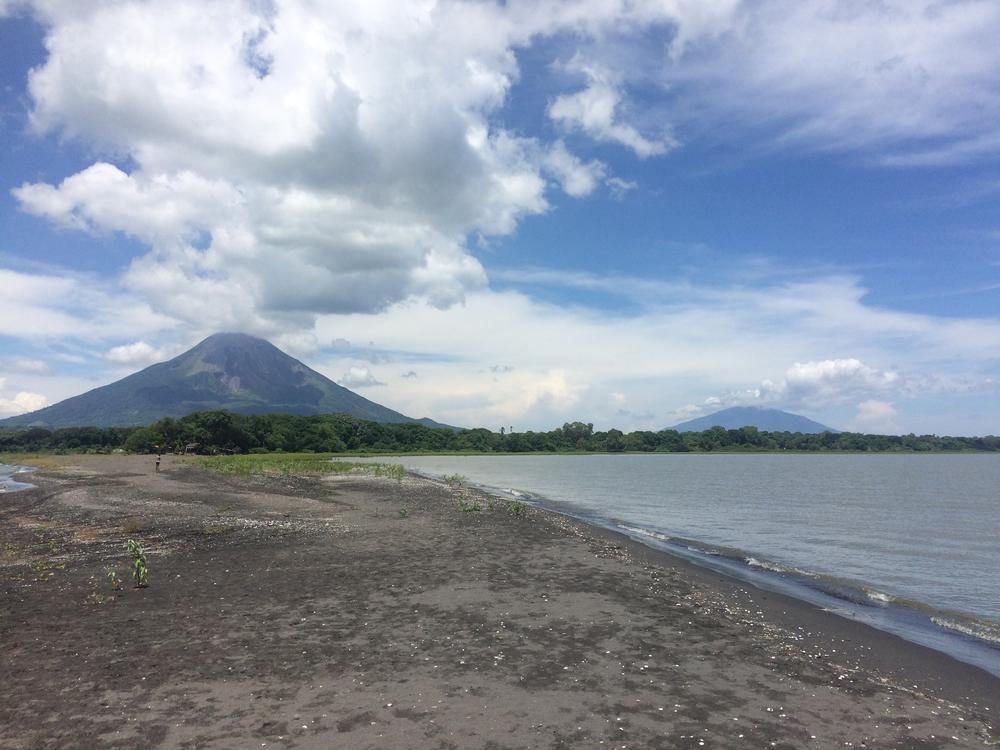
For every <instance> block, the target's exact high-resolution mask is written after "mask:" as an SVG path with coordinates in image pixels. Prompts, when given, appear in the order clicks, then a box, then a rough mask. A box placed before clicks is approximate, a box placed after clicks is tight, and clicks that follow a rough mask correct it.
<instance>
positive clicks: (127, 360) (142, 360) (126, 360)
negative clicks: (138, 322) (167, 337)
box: [104, 341, 169, 367]
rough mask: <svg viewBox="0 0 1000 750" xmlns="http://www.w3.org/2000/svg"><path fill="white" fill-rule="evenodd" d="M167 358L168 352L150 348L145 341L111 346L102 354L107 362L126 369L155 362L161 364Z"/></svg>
mask: <svg viewBox="0 0 1000 750" xmlns="http://www.w3.org/2000/svg"><path fill="white" fill-rule="evenodd" d="M168 357H169V354H168V352H166V351H165V350H163V349H157V348H156V347H154V346H150V345H149V344H147V343H146V342H145V341H136V342H134V343H132V344H122V345H120V346H113V347H111V348H110V349H108V350H107V351H106V352H105V353H104V358H105V359H106V360H108V362H114V363H115V364H117V365H125V366H128V367H145V366H147V365H151V364H154V363H156V362H162V361H163V360H164V359H167V358H168Z"/></svg>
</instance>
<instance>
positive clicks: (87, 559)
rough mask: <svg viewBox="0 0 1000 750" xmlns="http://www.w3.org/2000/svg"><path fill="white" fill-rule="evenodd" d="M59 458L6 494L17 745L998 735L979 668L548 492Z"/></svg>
mask: <svg viewBox="0 0 1000 750" xmlns="http://www.w3.org/2000/svg"><path fill="white" fill-rule="evenodd" d="M64 463H65V464H67V465H66V466H64V467H62V468H58V469H44V470H42V471H40V472H38V473H37V474H35V475H34V477H33V478H32V480H31V481H32V482H34V483H36V484H37V485H38V487H37V488H35V489H32V490H27V491H24V492H17V493H7V494H4V495H0V660H2V661H0V674H2V676H3V679H2V680H0V748H34V747H60V748H62V747H110V748H116V747H123V748H124V747H129V748H133V747H185V748H186V747H191V748H195V747H209V748H216V747H217V748H242V747H268V748H282V747H290V748H292V747H294V748H331V747H337V748H341V747H343V748H497V749H499V748H522V747H538V748H560V747H565V748H577V747H594V748H611V747H619V748H620V747H631V748H641V747H657V748H658V747H664V748H672V747H692V748H700V747H710V748H732V747H752V748H769V747H781V748H801V747H817V748H832V747H840V748H842V747H846V746H853V747H869V748H945V747H984V746H997V743H998V740H997V735H996V726H995V724H996V716H997V712H998V711H1000V680H997V679H996V678H994V677H991V676H990V675H988V674H986V673H985V672H982V671H981V670H978V669H976V668H974V667H971V666H968V665H964V664H961V663H959V662H956V661H954V660H952V659H950V658H948V657H946V656H943V655H941V654H938V653H937V652H934V651H930V650H928V649H924V648H922V647H919V646H915V645H913V644H909V643H907V642H905V641H902V640H900V639H898V638H895V637H893V636H890V635H886V634H883V633H880V632H878V631H875V630H872V629H870V628H867V627H865V626H863V625H859V624H857V623H853V622H850V621H848V620H844V619H842V618H839V617H837V616H835V615H831V614H829V613H826V612H822V611H819V610H817V609H816V608H814V607H812V606H810V605H807V604H804V603H801V602H798V601H795V600H791V599H787V598H785V597H781V596H779V595H776V594H771V593H767V592H762V591H759V590H756V589H754V588H753V587H751V586H747V585H745V584H741V583H738V582H735V581H732V580H730V579H726V578H723V577H721V576H717V575H714V574H712V573H710V572H707V571H704V570H701V569H698V568H695V567H693V566H691V565H690V564H688V563H686V562H684V561H682V560H678V559H676V558H673V557H670V556H668V555H665V554H662V553H658V552H655V551H653V550H650V549H647V548H645V547H642V546H641V545H638V544H635V543H632V542H630V541H628V540H626V539H625V538H624V537H620V536H618V535H616V534H614V533H612V532H607V531H603V530H598V529H595V528H592V527H589V526H586V525H583V524H579V523H576V522H574V521H570V520H568V519H565V518H562V517H560V516H557V515H554V514H549V513H543V512H540V511H536V510H532V509H528V510H526V511H525V512H523V513H521V514H518V515H514V514H511V513H508V512H507V508H506V503H502V502H499V501H490V500H489V499H488V498H485V497H483V496H480V495H477V494H476V493H474V492H472V491H471V490H468V489H464V488H450V487H447V486H443V485H439V484H436V483H433V482H429V481H425V480H419V479H415V478H411V479H405V480H403V481H402V482H399V481H396V480H392V479H377V478H372V477H364V476H347V477H337V478H329V479H322V478H288V477H272V478H255V479H242V478H230V477H222V476H219V475H215V474H210V473H207V472H205V471H203V470H201V469H198V468H195V467H192V466H189V465H186V464H184V463H182V462H181V461H179V460H177V459H172V458H170V457H165V459H164V463H163V470H162V471H161V472H160V473H159V474H156V473H154V471H153V466H154V462H153V459H152V458H150V457H142V456H117V457H108V456H93V457H89V456H81V457H71V458H69V459H66V460H65V461H64ZM471 506H475V507H479V508H481V509H480V510H478V511H470V510H462V508H463V507H464V508H466V509H468V508H469V507H471ZM130 537H131V538H136V539H138V540H140V541H141V542H142V543H143V544H144V545H145V546H146V547H147V549H148V550H149V568H150V585H149V586H148V587H147V588H144V589H135V588H132V586H131V584H130V582H129V581H128V580H127V560H126V556H125V552H124V549H123V543H124V540H125V539H126V538H130ZM108 567H115V568H116V569H117V570H118V572H119V575H120V576H121V578H122V579H123V588H122V590H121V591H114V590H112V589H111V587H110V584H109V583H108V581H107V580H106V578H105V570H106V569H107V568H108Z"/></svg>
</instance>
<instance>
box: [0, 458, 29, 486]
mask: <svg viewBox="0 0 1000 750" xmlns="http://www.w3.org/2000/svg"><path fill="white" fill-rule="evenodd" d="M28 471H34V469H32V468H31V467H29V466H12V465H10V464H0V492H14V491H15V490H26V489H28V488H29V487H34V485H33V484H28V483H27V482H18V481H15V480H14V479H13V475H14V474H19V473H21V472H28Z"/></svg>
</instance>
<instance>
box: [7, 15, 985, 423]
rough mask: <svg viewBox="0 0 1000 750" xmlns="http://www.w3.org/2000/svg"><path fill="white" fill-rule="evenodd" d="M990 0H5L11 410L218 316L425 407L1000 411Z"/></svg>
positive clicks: (80, 386)
mask: <svg viewBox="0 0 1000 750" xmlns="http://www.w3.org/2000/svg"><path fill="white" fill-rule="evenodd" d="M998 34H1000V7H997V6H996V4H995V3H993V2H985V1H981V2H977V1H975V0H973V1H971V2H954V3H949V2H945V3H938V2H935V3H931V2H921V1H920V0H918V1H916V2H901V1H900V2H879V3H875V2H871V3H869V2H857V1H853V0H852V1H851V2H848V1H847V0H844V1H842V2H835V1H834V0H828V1H824V2H812V3H810V2H805V3H800V4H796V6H795V7H794V8H793V9H792V10H789V8H788V6H787V5H786V4H783V3H779V2H768V1H767V0H759V1H757V2H739V0H717V1H714V2H700V3H687V2H683V1H681V0H677V1H674V0H662V1H661V2H645V3H626V2H621V3H620V4H616V3H614V2H611V3H609V2H588V1H587V0H579V1H578V2H549V3H521V2H508V3H504V4H491V3H475V4H472V3H461V2H454V3H437V4H434V3H430V4H427V3H421V4H417V3H413V4H408V3H388V2H387V3H385V4H382V3H377V2H371V3H366V4H364V5H363V6H361V5H357V4H342V5H340V4H336V3H334V4H324V5H323V7H322V8H317V7H315V6H314V5H313V4H311V3H306V2H299V1H298V0H288V1H287V2H274V3H260V2H248V1H247V2H239V1H237V0H231V1H227V2H219V3H217V4H214V5H213V6H212V9H211V10H210V11H205V10H204V9H203V7H202V6H201V5H199V4H197V3H193V2H188V1H187V0H155V1H153V2H143V3H138V2H136V3H131V2H118V3H108V2H98V1H95V2H83V3H81V2H60V1H59V0H45V1H44V2H43V1H42V0H39V1H38V2H36V3H32V2H17V1H15V2H10V1H9V0H8V1H7V2H3V1H2V0H0V54H2V60H3V64H2V66H0V97H2V99H0V129H2V136H3V137H2V143H3V159H2V161H0V165H2V171H0V176H2V186H0V187H2V190H0V285H2V286H3V289H4V294H3V298H2V299H0V414H2V415H10V414H15V413H21V412H24V411H29V410H31V409H34V408H38V407H39V406H42V405H45V404H49V403H54V402H56V401H58V400H61V399H63V398H66V397H68V396H72V395H75V394H77V393H80V392H82V391H84V390H87V389H89V388H92V387H94V386H96V385H100V384H103V383H107V382H110V381H112V380H115V379H117V378H119V377H121V376H123V375H124V374H127V373H128V372H132V371H135V370H136V369H139V368H141V367H143V366H146V365H148V364H150V363H152V362H154V361H158V360H160V359H163V358H165V357H168V356H172V355H174V354H177V353H179V352H180V351H183V350H184V349H185V348H187V347H189V346H190V345H192V344H194V343H196V342H197V341H198V340H199V339H200V338H202V337H204V336H205V335H208V334H210V333H212V332H215V331H218V330H242V331H246V332H249V333H253V334H256V335H261V336H264V337H267V338H269V339H270V340H272V341H274V342H275V343H276V344H278V345H279V346H281V347H282V348H284V349H286V350H287V351H289V352H290V353H292V354H293V355H295V356H298V357H299V358H301V359H303V360H304V361H306V362H307V363H308V364H310V365H311V366H313V367H315V368H316V369H319V370H320V371H321V372H323V373H324V374H326V375H328V376H330V377H331V378H333V379H335V380H337V381H338V382H341V383H342V384H344V385H346V386H348V387H351V388H354V389H356V390H358V392H360V393H362V394H363V395H365V396H367V397H369V398H371V399H373V400H375V401H379V402H381V403H384V404H386V405H389V406H391V407H393V408H396V409H399V410H401V411H403V412H405V413H407V414H412V415H414V416H425V415H426V416H432V417H434V418H436V419H440V420H442V421H446V422H450V423H454V424H464V425H485V426H489V427H494V428H497V427H499V426H500V425H502V424H503V425H511V424H513V425H515V427H518V428H522V429H527V428H541V429H548V428H551V427H553V426H557V425H559V424H561V423H562V422H564V421H567V420H572V419H584V420H586V421H594V422H595V423H596V424H597V425H598V426H601V427H609V426H618V427H620V428H623V429H660V428H662V427H664V426H667V425H669V424H672V423H674V422H676V421H679V420H681V419H684V418H687V417H691V416H698V415H701V414H705V413H710V412H711V411H714V410H717V409H719V408H722V407H724V406H729V405H760V406H768V407H777V408H785V409H789V410H792V411H797V412H800V413H805V414H808V415H809V416H811V417H813V418H816V419H819V420H820V421H822V422H825V423H827V424H831V425H833V426H836V427H839V428H842V429H858V430H864V431H873V432H910V431H913V432H917V433H923V432H935V433H938V434H944V433H952V434H985V433H994V434H995V433H996V432H997V431H998V429H1000V427H998V425H1000V398H998V393H1000V386H998V382H1000V381H998V377H1000V372H998V370H1000V366H998V365H1000V357H998V355H997V354H996V352H998V351H1000V314H998V313H1000V200H998V199H1000V170H998V165H1000V126H998V125H997V123H1000V93H998V92H1000V86H998V84H1000V80H998V77H1000V52H997V50H996V45H995V39H996V38H997V36H998Z"/></svg>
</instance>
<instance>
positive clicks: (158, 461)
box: [156, 453, 160, 474]
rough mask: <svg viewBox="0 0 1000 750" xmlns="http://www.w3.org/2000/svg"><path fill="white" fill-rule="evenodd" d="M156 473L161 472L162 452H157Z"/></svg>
mask: <svg viewBox="0 0 1000 750" xmlns="http://www.w3.org/2000/svg"><path fill="white" fill-rule="evenodd" d="M156 473H157V474H159V473H160V454H159V453H157V454H156Z"/></svg>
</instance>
